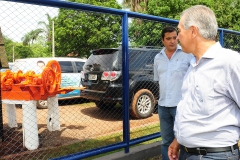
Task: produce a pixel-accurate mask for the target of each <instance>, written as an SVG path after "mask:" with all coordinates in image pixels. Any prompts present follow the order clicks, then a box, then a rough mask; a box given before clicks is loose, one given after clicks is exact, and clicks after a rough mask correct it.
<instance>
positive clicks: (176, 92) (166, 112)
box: [154, 26, 193, 160]
mask: <svg viewBox="0 0 240 160" xmlns="http://www.w3.org/2000/svg"><path fill="white" fill-rule="evenodd" d="M161 39H162V42H163V45H164V48H163V49H162V50H161V52H160V53H158V54H157V55H156V57H155V59H154V81H158V82H159V88H160V92H159V94H160V98H159V100H158V114H159V119H160V129H161V136H162V147H161V148H162V159H163V160H168V155H167V151H168V147H169V145H170V144H171V143H172V141H173V139H174V132H173V125H174V120H175V115H176V106H177V104H178V102H179V101H180V99H181V87H182V82H183V77H184V75H185V73H186V71H187V69H188V67H189V65H190V60H191V59H192V58H193V56H192V55H191V54H186V53H184V52H182V49H181V47H180V46H179V45H178V41H177V30H176V28H174V27H171V26H169V27H165V28H164V29H163V30H162V34H161Z"/></svg>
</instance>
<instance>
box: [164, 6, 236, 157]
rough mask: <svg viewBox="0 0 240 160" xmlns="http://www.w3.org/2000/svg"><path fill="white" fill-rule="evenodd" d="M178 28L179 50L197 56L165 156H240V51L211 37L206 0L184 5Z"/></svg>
mask: <svg viewBox="0 0 240 160" xmlns="http://www.w3.org/2000/svg"><path fill="white" fill-rule="evenodd" d="M178 30H179V34H178V37H177V39H178V40H179V41H180V43H181V46H182V50H183V51H184V52H186V53H192V54H193V55H194V56H195V58H193V59H192V61H191V65H190V67H189V69H188V71H187V73H186V75H185V77H184V80H183V85H182V99H181V101H180V102H179V104H178V106H177V113H176V118H175V119H176V121H175V123H174V133H175V137H176V138H175V139H174V141H173V142H172V144H171V145H170V146H169V150H168V156H169V158H170V159H171V160H177V159H180V160H185V159H188V160H209V159H216V160H220V159H224V160H225V159H231V160H239V147H238V140H239V136H240V55H239V53H237V52H235V51H232V50H230V49H225V48H223V47H222V46H221V45H220V43H219V42H216V41H215V39H216V35H217V30H218V24H217V20H216V17H215V14H214V12H213V11H212V10H211V9H210V8H208V7H206V6H203V5H196V6H192V7H190V8H188V9H186V10H185V11H183V13H182V14H181V16H180V21H179V24H178ZM179 148H180V156H179V157H178V154H179Z"/></svg>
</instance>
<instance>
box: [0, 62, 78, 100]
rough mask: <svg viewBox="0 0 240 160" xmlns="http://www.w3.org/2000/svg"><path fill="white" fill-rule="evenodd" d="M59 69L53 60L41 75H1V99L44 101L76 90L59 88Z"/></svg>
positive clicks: (10, 73) (20, 72)
mask: <svg viewBox="0 0 240 160" xmlns="http://www.w3.org/2000/svg"><path fill="white" fill-rule="evenodd" d="M60 84H61V67H60V65H59V63H58V62H57V61H55V60H51V61H49V62H48V64H47V65H46V67H45V68H44V70H43V72H42V73H41V74H36V73H35V72H34V71H31V70H30V71H27V72H26V73H23V72H22V71H21V70H19V71H18V72H17V73H14V72H12V71H10V70H6V71H5V72H2V73H1V91H2V99H9V100H45V99H47V98H48V97H51V96H55V95H56V94H60V93H61V94H65V93H67V92H70V91H72V90H74V89H76V88H60Z"/></svg>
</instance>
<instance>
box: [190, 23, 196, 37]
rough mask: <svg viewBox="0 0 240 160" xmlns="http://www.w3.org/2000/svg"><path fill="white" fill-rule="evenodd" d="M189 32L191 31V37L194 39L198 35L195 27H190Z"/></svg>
mask: <svg viewBox="0 0 240 160" xmlns="http://www.w3.org/2000/svg"><path fill="white" fill-rule="evenodd" d="M190 29H191V31H192V37H193V38H195V37H197V35H198V28H197V27H196V26H191V27H190Z"/></svg>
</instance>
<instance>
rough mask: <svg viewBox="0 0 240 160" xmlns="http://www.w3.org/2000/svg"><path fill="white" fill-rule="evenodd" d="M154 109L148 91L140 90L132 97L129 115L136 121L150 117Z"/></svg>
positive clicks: (152, 100) (152, 97)
mask: <svg viewBox="0 0 240 160" xmlns="http://www.w3.org/2000/svg"><path fill="white" fill-rule="evenodd" d="M154 107H155V103H154V96H153V94H152V92H151V91H149V90H148V89H141V90H139V91H137V93H136V94H135V95H134V97H133V100H132V104H131V110H130V114H131V115H132V116H133V117H134V118H137V119H140V118H147V117H149V116H151V115H152V113H153V110H154Z"/></svg>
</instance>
